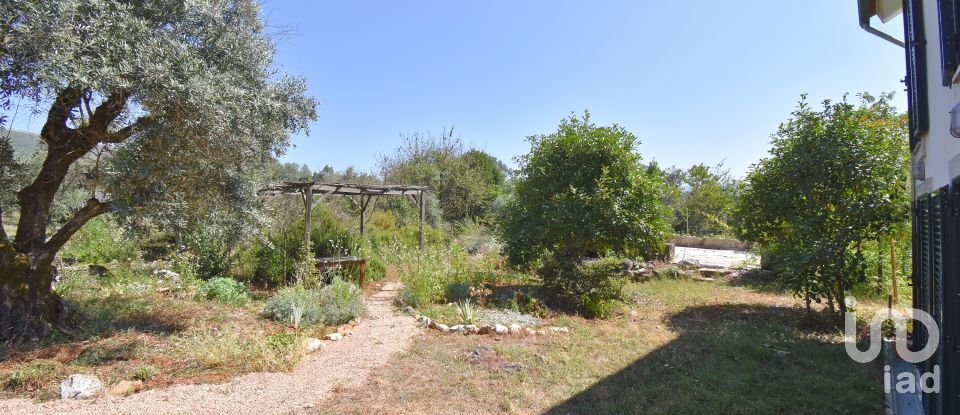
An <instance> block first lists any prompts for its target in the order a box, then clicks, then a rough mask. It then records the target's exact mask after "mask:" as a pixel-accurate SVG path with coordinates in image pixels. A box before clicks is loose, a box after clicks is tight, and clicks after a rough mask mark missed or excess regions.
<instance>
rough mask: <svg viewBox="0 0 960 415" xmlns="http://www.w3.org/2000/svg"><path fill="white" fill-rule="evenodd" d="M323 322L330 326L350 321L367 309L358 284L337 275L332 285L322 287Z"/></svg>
mask: <svg viewBox="0 0 960 415" xmlns="http://www.w3.org/2000/svg"><path fill="white" fill-rule="evenodd" d="M320 301H321V311H322V315H323V322H324V324H326V325H328V326H332V325H337V324H344V323H349V322H350V321H351V320H353V319H355V318H357V317H360V316H361V315H363V313H364V311H365V307H364V304H363V292H362V291H360V288H359V287H357V285H356V284H353V283H351V282H348V281H344V280H343V279H341V278H340V277H339V276H335V277H334V278H333V281H332V282H331V283H330V285H328V286H326V287H323V288H321V289H320Z"/></svg>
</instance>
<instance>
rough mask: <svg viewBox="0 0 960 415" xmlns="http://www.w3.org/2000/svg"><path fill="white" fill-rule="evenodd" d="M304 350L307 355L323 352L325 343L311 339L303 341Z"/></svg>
mask: <svg viewBox="0 0 960 415" xmlns="http://www.w3.org/2000/svg"><path fill="white" fill-rule="evenodd" d="M336 334H340V333H336ZM303 348H304V349H306V351H307V353H313V352H319V351H321V350H323V342H322V341H320V339H317V338H314V337H310V338H307V339H306V340H304V341H303Z"/></svg>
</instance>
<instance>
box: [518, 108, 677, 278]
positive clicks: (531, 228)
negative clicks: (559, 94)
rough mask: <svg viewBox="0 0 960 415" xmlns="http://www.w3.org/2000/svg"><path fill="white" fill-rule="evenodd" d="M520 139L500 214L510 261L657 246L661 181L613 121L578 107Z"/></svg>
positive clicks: (661, 234)
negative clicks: (600, 121) (524, 143)
mask: <svg viewBox="0 0 960 415" xmlns="http://www.w3.org/2000/svg"><path fill="white" fill-rule="evenodd" d="M528 140H529V141H530V145H531V150H530V153H528V154H527V155H524V156H521V157H519V158H518V159H517V161H518V163H519V166H520V167H519V169H518V170H517V172H516V175H515V177H514V181H515V183H514V189H513V190H514V191H513V194H512V198H511V200H510V201H509V202H508V203H507V206H506V207H505V208H504V212H503V215H502V217H501V218H500V219H501V223H500V226H501V234H502V237H503V240H504V243H505V245H506V248H505V250H506V253H507V255H508V257H509V259H510V261H511V262H513V263H515V264H526V263H530V262H532V261H536V260H538V259H541V258H542V257H543V256H544V255H545V254H547V255H551V254H553V255H556V254H562V255H564V256H572V257H574V258H573V259H574V260H577V259H580V258H583V257H586V256H589V255H606V254H614V253H616V254H626V255H644V256H646V255H652V254H654V253H659V252H660V251H661V249H662V247H663V244H664V243H665V242H666V238H667V233H668V230H669V226H668V225H667V222H666V220H665V217H666V211H665V209H664V207H663V204H662V202H661V200H662V198H663V189H664V184H663V182H662V181H661V179H660V177H659V176H658V175H656V174H653V173H651V172H649V171H648V170H647V169H645V168H643V166H641V157H640V155H639V154H638V153H637V152H636V148H635V147H636V145H637V144H638V142H639V141H638V140H637V138H636V136H634V135H633V134H631V133H630V132H628V131H626V130H625V129H624V128H623V127H621V126H619V125H615V124H614V125H612V126H603V127H601V126H597V125H595V124H594V123H592V122H591V121H590V114H589V113H587V112H585V113H584V114H583V116H578V115H576V114H573V115H571V116H570V117H569V118H566V119H564V120H563V121H561V122H560V126H559V128H558V129H557V131H556V132H554V133H551V134H544V135H535V136H531V137H528Z"/></svg>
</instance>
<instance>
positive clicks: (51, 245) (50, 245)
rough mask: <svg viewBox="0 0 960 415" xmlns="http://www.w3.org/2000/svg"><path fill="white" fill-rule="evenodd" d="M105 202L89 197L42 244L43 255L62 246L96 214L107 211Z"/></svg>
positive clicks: (53, 252)
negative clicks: (84, 203) (85, 202)
mask: <svg viewBox="0 0 960 415" xmlns="http://www.w3.org/2000/svg"><path fill="white" fill-rule="evenodd" d="M107 210H108V209H107V204H106V203H103V202H100V201H99V200H97V199H96V198H91V199H90V200H87V204H86V205H84V206H83V207H82V208H80V210H78V211H77V213H75V214H74V215H73V217H72V218H70V220H68V221H67V223H64V224H63V226H61V227H60V229H59V230H58V231H57V233H55V234H53V236H52V237H50V239H49V240H48V241H47V243H46V244H44V246H43V253H42V254H41V255H44V256H47V255H48V256H53V255H55V254H56V253H57V251H59V250H60V248H63V245H64V244H66V243H67V241H69V240H70V238H71V237H73V234H75V233H77V231H78V230H80V228H81V227H83V225H84V224H86V223H87V222H88V221H90V219H93V218H95V217H97V216H100V215H102V214H104V213H107Z"/></svg>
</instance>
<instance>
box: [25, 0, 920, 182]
mask: <svg viewBox="0 0 960 415" xmlns="http://www.w3.org/2000/svg"><path fill="white" fill-rule="evenodd" d="M263 8H264V15H265V17H266V19H267V21H268V23H269V24H270V25H271V26H273V28H271V30H272V31H276V32H279V31H284V32H289V33H287V34H286V35H284V36H283V37H281V38H279V39H278V54H277V64H278V66H279V67H280V68H281V69H282V70H284V71H286V72H289V73H292V74H297V75H302V76H304V77H306V79H307V83H308V85H309V89H310V94H311V95H313V96H315V97H316V98H317V99H318V100H319V101H320V102H321V106H320V107H319V109H318V114H319V118H318V120H317V121H316V122H315V123H313V124H312V126H311V134H310V136H309V137H296V138H295V139H294V140H293V142H294V143H295V145H296V148H293V149H291V150H290V151H289V153H288V155H287V156H286V157H285V158H284V161H293V162H297V163H306V164H308V165H309V166H311V167H312V168H315V169H319V168H321V167H322V166H323V165H325V164H329V165H331V166H333V167H335V168H337V169H338V170H339V169H343V168H346V167H348V166H351V165H352V166H355V167H356V168H358V169H359V170H362V171H371V170H373V168H374V167H375V164H376V158H377V157H376V156H377V155H378V154H383V153H388V152H391V151H392V150H393V149H394V148H396V146H397V145H398V144H399V142H400V136H401V135H402V134H410V133H413V132H415V131H422V132H428V131H429V132H433V133H439V132H440V131H441V130H442V129H443V128H444V127H447V128H449V127H455V135H458V136H459V137H461V138H462V139H463V141H464V142H465V143H467V144H469V145H473V146H476V147H478V148H480V149H483V150H485V151H487V152H489V153H491V154H493V155H494V156H496V157H498V158H500V159H502V160H504V161H505V162H507V163H508V164H510V165H513V161H512V159H513V157H514V156H516V155H519V154H523V153H526V152H527V151H528V150H529V145H528V144H527V142H526V140H525V137H526V136H528V135H532V134H540V133H550V132H552V131H554V130H555V128H556V126H557V124H558V122H559V121H560V119H561V118H563V117H565V116H567V115H568V114H569V113H570V112H571V111H578V112H579V111H582V110H584V109H589V110H590V112H591V113H592V116H593V119H594V121H595V122H597V123H599V124H609V123H618V124H620V125H622V126H624V127H625V128H627V129H628V130H630V131H631V132H633V133H634V134H636V135H637V136H638V137H639V138H640V140H641V142H642V144H641V145H640V147H639V150H640V152H641V153H642V154H643V157H644V159H645V160H648V161H649V160H651V159H655V160H657V161H658V162H659V163H660V164H661V165H665V166H670V165H676V166H679V167H687V166H690V165H692V164H694V163H698V162H706V163H709V164H714V163H717V162H720V161H724V160H725V162H726V165H727V166H728V167H730V168H731V170H732V172H733V173H734V174H735V175H737V176H740V175H742V174H743V173H744V172H745V171H746V170H747V168H748V166H749V165H750V164H752V163H754V162H756V161H757V160H758V159H760V158H761V157H763V156H765V154H766V151H767V149H768V148H769V145H768V142H769V136H770V134H771V133H772V132H774V131H775V130H776V128H777V125H778V124H779V123H780V122H781V121H783V120H785V119H786V118H787V117H788V116H789V113H790V111H791V110H792V109H793V107H794V104H795V102H796V100H797V99H798V98H799V96H800V94H802V93H808V94H809V97H810V99H811V100H812V101H815V102H818V101H820V100H822V99H824V98H840V97H841V95H842V94H843V93H844V92H848V91H849V92H859V91H869V92H871V93H879V92H889V91H896V92H897V101H896V104H897V105H898V107H899V108H901V109H903V110H905V94H903V92H902V89H903V85H902V84H901V83H900V79H901V78H903V76H904V63H903V58H904V54H903V50H902V49H900V48H898V47H896V46H894V45H892V44H890V43H887V42H885V41H883V40H881V39H879V38H876V37H873V36H871V35H869V34H867V33H866V32H864V31H863V30H861V29H860V28H859V27H858V25H857V14H856V1H854V0H804V1H797V2H785V1H765V0H752V1H748V0H731V1H706V0H701V1H689V2H680V1H636V0H634V1H627V0H624V1H557V0H550V1H548V0H536V1H533V0H528V1H506V0H487V1H449V0H446V1H439V0H438V1H395V0H389V1H388V0H382V1H365V0H357V1H319V0H315V1H306V0H304V1H288V0H270V1H266V2H264V3H263ZM900 24H902V23H901V20H900V18H897V19H895V20H893V21H892V22H891V23H890V24H888V26H890V27H887V28H885V30H887V31H890V32H893V33H898V34H899V33H900V32H902V28H901V27H900V26H899V25H900ZM35 121H36V120H35ZM17 124H19V122H17V123H15V124H14V128H20V126H18V125H17ZM33 124H37V123H36V122H34V123H33ZM31 127H33V128H30V129H34V130H37V129H39V125H36V126H31Z"/></svg>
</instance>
